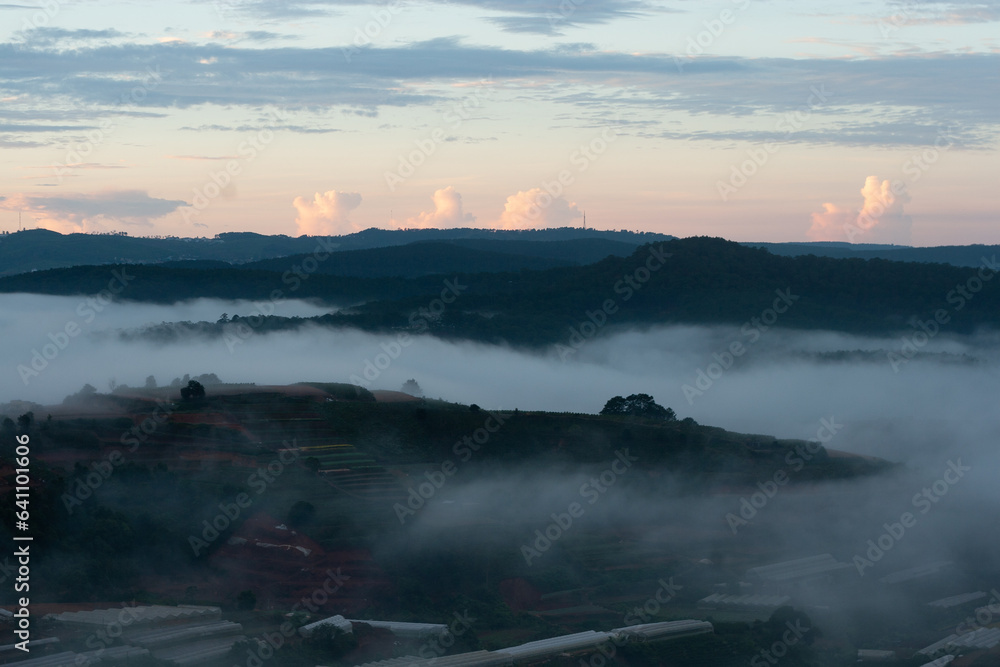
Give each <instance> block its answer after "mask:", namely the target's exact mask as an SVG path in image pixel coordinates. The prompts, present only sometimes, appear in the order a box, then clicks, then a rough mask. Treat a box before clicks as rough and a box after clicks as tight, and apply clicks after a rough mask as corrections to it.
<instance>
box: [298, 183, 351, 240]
mask: <svg viewBox="0 0 1000 667" xmlns="http://www.w3.org/2000/svg"><path fill="white" fill-rule="evenodd" d="M360 205H361V195H360V194H359V193H357V192H340V191H338V190H329V191H327V192H324V193H319V192H317V193H316V194H315V196H313V199H312V201H309V200H308V199H305V198H304V197H296V198H295V201H293V202H292V206H294V207H295V210H296V211H298V215H296V216H295V224H296V225H298V227H299V235H300V236H302V235H306V236H330V235H334V234H350V233H352V232H356V231H359V230H360V229H361V227H360V226H359V225H356V224H354V223H353V222H351V221H350V219H349V218H348V214H349V213H350V212H351V211H353V210H354V209H356V208H357V207H358V206H360Z"/></svg>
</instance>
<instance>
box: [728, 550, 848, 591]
mask: <svg viewBox="0 0 1000 667" xmlns="http://www.w3.org/2000/svg"><path fill="white" fill-rule="evenodd" d="M853 570H854V566H852V565H851V564H849V563H841V562H839V561H838V560H837V559H836V558H834V557H833V556H831V555H830V554H822V555H819V556H810V557H808V558H799V559H797V560H789V561H784V562H781V563H772V564H771V565H761V566H760V567H753V568H750V569H749V570H747V578H748V579H750V581H752V582H754V583H757V584H759V585H760V586H762V587H764V588H766V589H768V590H770V591H773V592H775V593H778V594H784V593H790V592H793V591H795V590H797V589H799V588H801V587H803V586H809V585H812V584H832V583H834V582H835V581H837V580H838V579H840V578H841V577H842V575H844V573H845V572H848V571H853Z"/></svg>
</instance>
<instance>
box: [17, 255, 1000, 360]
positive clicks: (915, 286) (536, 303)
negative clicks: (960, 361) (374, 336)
mask: <svg viewBox="0 0 1000 667" xmlns="http://www.w3.org/2000/svg"><path fill="white" fill-rule="evenodd" d="M985 259H986V264H987V265H986V266H984V267H981V268H979V269H976V268H961V267H954V266H950V265H945V264H918V263H904V262H891V261H887V260H881V259H871V260H863V259H830V258H824V257H815V256H802V257H779V256H775V255H773V254H770V253H769V252H767V251H766V250H762V249H755V248H747V247H744V246H742V245H740V244H738V243H732V242H729V241H725V240H722V239H713V238H705V237H698V238H689V239H682V240H674V241H667V242H664V243H661V244H652V245H648V246H642V247H640V248H638V249H637V250H636V251H635V253H633V254H632V255H630V256H629V257H607V258H605V259H603V260H601V261H600V262H597V263H594V264H590V265H587V266H570V267H561V268H553V269H547V270H544V271H519V272H510V273H454V274H447V275H439V276H421V277H418V278H413V279H402V278H378V279H365V278H344V277H339V276H331V275H323V274H320V273H318V272H314V273H301V271H302V269H301V267H299V269H297V270H298V271H300V273H296V272H295V271H289V272H286V273H285V274H281V273H278V272H267V271H244V270H239V269H232V268H219V269H207V270H188V269H176V268H167V267H156V266H128V267H122V268H120V269H117V270H121V271H125V272H126V274H127V275H128V276H129V277H130V279H129V283H128V285H127V287H126V288H125V289H123V290H122V292H121V295H120V297H121V298H123V299H130V300H135V301H154V302H160V303H170V302H174V301H177V300H183V299H190V298H195V297H221V298H244V299H265V300H266V299H270V298H275V294H277V295H279V297H278V298H320V299H324V300H326V301H327V302H329V303H331V304H333V305H346V304H362V302H365V303H363V305H357V306H356V307H354V308H352V309H351V310H350V311H346V312H342V313H337V314H334V315H327V316H324V317H322V318H320V319H319V320H318V322H319V323H322V324H327V325H333V326H355V327H360V328H363V329H366V330H402V329H410V330H417V331H425V330H429V331H431V332H433V333H436V334H438V335H442V336H451V337H463V338H471V339H475V340H483V341H490V342H499V341H506V342H510V343H515V344H528V345H535V344H548V343H553V342H558V341H560V340H565V339H566V338H567V337H568V336H569V327H570V326H574V325H576V326H578V325H579V324H580V323H581V322H584V321H586V320H588V319H591V320H601V321H606V322H607V325H608V326H617V325H629V326H632V325H651V324H662V323H716V324H732V325H737V326H738V325H742V324H743V323H745V322H748V321H750V320H751V318H754V317H760V316H761V315H762V313H763V312H764V311H765V310H767V309H768V308H772V307H773V306H774V305H775V304H776V303H777V305H778V306H779V310H784V311H786V312H783V313H781V314H780V315H779V317H778V319H777V322H776V324H777V325H778V326H782V327H792V328H823V329H829V330H834V331H846V332H856V333H889V332H896V331H902V330H906V329H908V328H909V326H908V324H907V322H908V320H910V319H911V318H912V317H914V316H917V317H919V318H921V320H926V319H928V318H932V317H934V315H935V311H939V310H940V311H942V313H941V315H942V320H944V319H945V318H946V319H947V321H946V322H945V327H944V328H946V329H947V330H948V331H950V332H970V331H973V330H974V329H976V328H977V327H981V326H989V327H996V326H998V325H1000V279H995V272H994V269H992V268H989V267H990V266H994V267H996V268H997V269H1000V266H998V265H996V264H995V261H996V257H995V256H994V255H990V256H989V257H985ZM111 272H112V267H107V266H102V267H77V268H73V269H59V270H53V271H45V272H36V273H31V274H25V275H19V276H13V277H9V278H3V279H0V292H35V293H48V294H81V295H87V294H96V293H98V292H99V291H101V290H102V289H105V288H106V287H107V284H108V282H109V280H110V279H111V278H112V273H111ZM450 285H451V287H450ZM779 290H780V291H781V294H786V295H787V296H786V297H781V296H780V295H779V293H778V291H779ZM442 294H445V295H448V299H447V304H445V302H441V303H437V301H436V300H439V299H441V297H442ZM441 306H443V308H441ZM421 309H424V313H425V314H426V313H430V312H433V313H434V316H425V315H420V312H421ZM428 309H431V310H428ZM598 311H601V312H603V313H604V316H603V317H602V316H601V315H600V314H599V313H598ZM415 313H417V315H416V316H414V314H415ZM588 314H593V317H591V316H590V315H588ZM414 321H416V324H414ZM301 322H302V320H295V321H287V320H281V319H278V318H275V319H273V320H272V321H270V322H269V323H267V324H266V325H265V327H266V328H285V327H289V326H297V325H299V324H301Z"/></svg>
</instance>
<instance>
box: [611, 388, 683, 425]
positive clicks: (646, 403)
mask: <svg viewBox="0 0 1000 667" xmlns="http://www.w3.org/2000/svg"><path fill="white" fill-rule="evenodd" d="M601 414H602V415H618V416H623V417H646V418H648V419H660V420H663V421H668V422H673V421H677V414H676V413H674V411H673V410H672V409H671V408H665V407H663V406H662V405H660V404H659V403H657V402H656V401H655V400H653V397H652V396H650V395H649V394H631V395H629V396H626V397H625V398H622V397H621V396H615V397H614V398H612V399H610V400H608V402H607V403H605V404H604V409H603V410H601Z"/></svg>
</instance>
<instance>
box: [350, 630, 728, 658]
mask: <svg viewBox="0 0 1000 667" xmlns="http://www.w3.org/2000/svg"><path fill="white" fill-rule="evenodd" d="M713 631H714V628H713V626H712V624H711V623H709V622H707V621H696V620H685V621H667V622H664V623H646V624H643V625H630V626H628V627H624V628H616V629H614V630H611V631H610V632H596V631H594V630H587V631H585V632H577V633H574V634H571V635H562V636H559V637H550V638H548V639H539V640H538V641H533V642H528V643H527V644H521V645H520V646H511V647H509V648H504V649H500V650H497V651H473V652H470V653H460V654H456V655H449V656H441V657H433V658H419V657H416V656H402V657H399V658H391V659H389V660H379V661H378V662H369V663H366V664H365V665H361V666H360V667H432V666H433V667H467V666H468V667H479V666H482V667H493V666H495V665H496V666H500V665H502V666H514V665H524V664H530V663H533V662H536V661H539V660H543V659H546V658H549V657H553V656H557V655H560V654H564V653H575V652H579V651H590V650H595V649H597V648H598V647H599V646H602V645H604V644H607V643H609V642H613V643H615V644H618V645H621V644H625V643H629V642H637V643H644V642H658V641H668V640H672V639H680V638H682V637H691V636H693V635H700V634H706V633H711V632H713Z"/></svg>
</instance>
